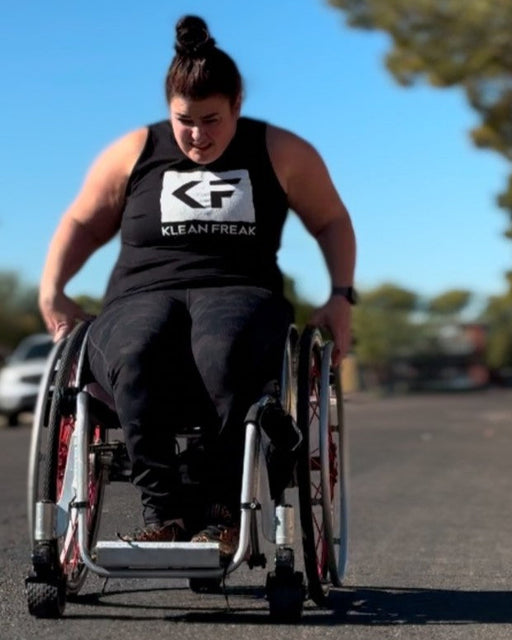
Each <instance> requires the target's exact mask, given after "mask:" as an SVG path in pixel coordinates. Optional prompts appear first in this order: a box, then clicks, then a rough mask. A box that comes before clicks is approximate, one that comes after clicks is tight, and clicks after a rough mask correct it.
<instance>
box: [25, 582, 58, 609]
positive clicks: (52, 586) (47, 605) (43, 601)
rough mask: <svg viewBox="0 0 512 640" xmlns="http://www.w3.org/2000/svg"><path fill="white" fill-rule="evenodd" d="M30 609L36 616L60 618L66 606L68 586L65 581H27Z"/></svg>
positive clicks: (26, 587) (26, 588)
mask: <svg viewBox="0 0 512 640" xmlns="http://www.w3.org/2000/svg"><path fill="white" fill-rule="evenodd" d="M25 590H26V595H27V604H28V610H29V612H30V614H31V615H33V616H35V617H36V618H60V617H61V616H62V615H63V613H64V609H65V606H66V586H65V583H64V582H63V581H54V582H27V583H26V586H25Z"/></svg>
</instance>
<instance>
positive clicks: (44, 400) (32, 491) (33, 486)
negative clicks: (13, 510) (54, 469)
mask: <svg viewBox="0 0 512 640" xmlns="http://www.w3.org/2000/svg"><path fill="white" fill-rule="evenodd" d="M65 344H66V341H65V340H61V341H60V342H58V343H57V344H55V346H54V347H53V349H52V352H51V353H50V355H49V356H48V360H47V364H46V369H45V373H44V375H43V377H42V379H41V384H40V386H39V391H38V396H37V402H36V407H35V412H34V420H33V423H32V432H31V438H30V453H29V464H28V478H27V515H28V518H27V520H28V530H29V539H30V544H31V547H33V546H34V523H35V509H36V503H37V502H38V501H39V500H42V485H43V475H44V470H45V467H46V460H47V457H48V431H49V430H48V420H49V416H50V406H51V402H52V398H53V391H54V388H55V378H56V376H57V371H58V368H59V362H60V358H61V355H62V350H63V348H64V346H65Z"/></svg>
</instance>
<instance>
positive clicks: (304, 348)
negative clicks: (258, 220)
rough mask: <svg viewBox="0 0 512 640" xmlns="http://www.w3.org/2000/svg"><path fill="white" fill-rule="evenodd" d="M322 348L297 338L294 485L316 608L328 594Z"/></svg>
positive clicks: (306, 336) (309, 331)
mask: <svg viewBox="0 0 512 640" xmlns="http://www.w3.org/2000/svg"><path fill="white" fill-rule="evenodd" d="M322 349H323V341H322V337H321V335H320V332H319V331H318V330H317V329H314V328H311V327H307V328H306V329H305V330H304V331H303V333H302V335H301V341H300V351H299V367H298V385H297V386H298V389H297V424H298V427H299V429H300V431H301V434H302V444H301V447H300V451H299V457H298V461H297V483H298V493H299V511H300V523H301V529H302V548H303V553H304V569H305V572H306V576H307V582H308V594H309V597H310V598H311V599H312V600H313V601H314V602H315V603H316V604H318V605H320V606H323V605H325V604H326V599H327V595H328V591H329V552H328V542H327V539H326V531H325V522H324V513H325V512H324V509H323V495H322V493H323V487H322V481H321V459H320V450H319V428H318V425H319V422H320V416H319V414H320V409H321V407H320V396H321V389H320V383H321V380H320V379H321V365H322Z"/></svg>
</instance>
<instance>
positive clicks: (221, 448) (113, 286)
mask: <svg viewBox="0 0 512 640" xmlns="http://www.w3.org/2000/svg"><path fill="white" fill-rule="evenodd" d="M175 49H176V54H175V56H174V58H173V61H172V63H171V65H170V67H169V71H168V73H167V77H166V83H165V87H166V97H167V102H168V105H169V119H168V120H165V121H162V122H158V123H156V124H153V125H150V126H147V127H143V128H141V129H138V130H136V131H133V132H131V133H129V134H128V135H126V136H124V137H123V138H121V139H120V140H118V141H116V142H114V144H112V145H111V146H110V147H109V148H107V149H106V150H105V151H104V152H103V153H102V154H101V155H100V156H99V158H98V159H97V160H96V161H95V163H94V164H93V166H92V168H91V170H90V172H89V174H88V176H87V178H86V180H85V183H84V185H83V188H82V189H81V191H80V193H79V194H78V196H77V198H76V200H75V201H74V202H73V203H72V204H71V206H70V207H69V209H68V210H67V211H66V212H65V214H64V216H63V218H62V221H61V222H60V224H59V226H58V228H57V231H56V233H55V236H54V238H53V240H52V242H51V245H50V248H49V253H48V257H47V261H46V264H45V267H44V271H43V275H42V279H41V286H40V307H41V312H42V314H43V316H44V319H45V322H46V324H47V327H48V329H49V331H50V332H51V333H52V334H53V336H54V339H55V340H59V339H60V338H62V337H63V336H65V335H66V334H67V333H68V332H69V331H70V330H71V328H72V327H73V325H74V323H75V322H76V321H77V320H78V319H81V318H84V317H86V314H85V313H84V311H83V310H82V309H81V308H80V307H79V306H78V305H77V304H76V303H75V302H74V301H72V300H71V299H70V298H68V297H67V296H66V294H65V292H64V289H65V285H66V284H67V282H68V281H69V280H70V279H71V278H72V276H73V275H74V274H75V273H76V272H77V271H78V270H79V269H80V267H81V266H82V265H83V264H84V262H85V261H86V260H87V258H89V256H90V255H91V254H92V253H93V252H94V251H95V250H96V249H97V248H98V247H100V246H102V245H103V244H105V243H106V242H108V241H109V240H110V239H111V238H112V237H113V236H114V235H115V234H116V233H117V232H118V231H119V230H120V231H121V251H120V255H119V258H118V260H117V263H116V265H115V268H114V270H113V272H112V274H111V278H110V281H109V284H108V288H107V293H106V297H105V305H104V309H103V311H102V313H101V314H100V315H99V316H98V318H97V319H95V321H94V322H93V324H92V327H91V331H90V334H89V335H90V340H89V344H88V359H89V365H90V368H91V371H92V373H93V375H94V377H95V379H96V380H97V381H98V382H99V383H100V384H101V385H102V386H103V387H104V388H105V389H106V390H107V391H109V392H110V393H111V394H112V396H113V399H114V402H115V407H116V411H117V413H118V415H119V419H120V422H121V424H122V426H123V430H124V434H125V439H126V442H127V448H128V453H129V456H130V459H131V463H132V469H133V477H132V479H133V483H134V484H135V485H136V486H137V487H138V488H139V489H140V491H141V494H142V504H143V518H144V523H145V528H144V529H143V530H142V531H141V532H139V533H138V534H137V535H136V536H135V539H137V540H182V539H186V538H188V537H189V535H188V534H186V533H185V530H184V520H183V518H184V514H185V511H186V504H185V500H184V498H182V496H181V495H180V491H179V480H178V472H177V469H176V467H177V464H176V457H175V453H174V445H173V442H174V438H173V434H174V433H175V432H176V431H177V430H179V429H180V426H182V425H183V424H184V423H185V422H187V421H188V420H190V413H191V408H192V407H194V409H196V410H197V412H198V413H199V414H200V415H199V418H198V419H199V420H200V421H201V424H202V425H206V426H207V427H208V428H207V433H209V434H210V437H209V440H208V450H207V454H208V455H207V461H208V462H207V467H208V474H207V475H208V496H207V497H208V505H209V507H208V510H207V514H206V521H205V529H204V530H203V531H201V532H200V533H199V534H196V535H195V536H194V537H193V538H192V540H194V541H218V542H220V548H221V553H223V554H224V555H225V556H226V557H229V555H230V554H232V553H233V552H234V550H235V549H236V543H237V524H238V523H237V515H236V514H237V511H238V510H239V496H240V478H241V465H242V447H243V429H242V428H241V427H242V424H243V419H244V417H245V414H246V412H247V409H248V408H249V406H250V405H251V404H252V403H253V402H254V401H255V400H257V399H258V398H259V397H260V396H261V393H262V389H263V388H264V386H265V385H266V383H268V382H269V381H270V380H272V379H278V378H279V375H280V367H281V354H282V347H283V343H284V339H285V335H286V330H287V327H288V325H289V323H290V322H291V321H292V317H293V316H292V311H291V307H290V304H289V303H288V302H287V301H286V299H285V298H284V297H283V291H282V275H281V273H280V271H279V268H278V266H277V258H276V254H277V251H278V249H279V244H280V237H281V231H282V227H283V224H284V221H285V218H286V214H287V211H288V209H289V208H292V209H294V210H295V211H296V212H297V214H298V215H299V217H300V218H301V220H302V221H303V223H304V225H305V226H306V228H307V229H308V231H309V232H310V233H311V234H312V235H313V236H314V237H315V238H316V240H317V241H318V243H319V245H320V247H321V249H322V251H323V254H324V256H325V260H326V264H327V267H328V269H329V273H330V276H331V280H332V285H333V294H332V295H331V296H330V298H329V300H328V301H327V302H326V304H325V305H324V306H322V307H321V308H320V309H317V310H316V311H315V313H314V314H313V317H312V319H311V321H312V323H314V324H317V325H319V326H325V327H327V328H329V329H330V331H331V333H332V335H333V339H334V344H335V354H334V360H335V364H336V363H338V362H339V361H340V358H341V357H342V356H343V354H344V353H345V352H346V351H347V349H348V346H349V343H350V303H352V302H353V299H352V284H353V275H354V274H353V272H354V261H355V240H354V233H353V229H352V224H351V221H350V218H349V215H348V213H347V211H346V209H345V207H344V205H343V203H342V202H341V200H340V198H339V196H338V194H337V193H336V190H335V188H334V186H333V184H332V182H331V180H330V178H329V175H328V172H327V170H326V168H325V166H324V163H323V162H322V160H321V158H320V157H319V155H318V153H317V152H316V151H315V150H314V149H313V147H311V145H309V144H308V143H307V142H305V141H304V140H302V139H301V138H299V137H298V136H296V135H294V134H292V133H290V132H288V131H285V130H283V129H279V128H277V127H274V126H271V125H269V124H266V123H263V122H259V121H256V120H252V119H249V118H243V117H240V109H241V102H242V81H241V77H240V73H239V71H238V69H237V67H236V65H235V63H234V62H233V60H232V59H231V58H230V57H229V56H228V55H227V54H226V53H224V52H223V51H222V50H220V49H219V48H217V47H216V46H215V41H214V40H213V39H212V38H211V37H210V35H209V33H208V29H207V26H206V24H205V23H204V21H203V20H202V19H200V18H197V17H193V16H186V17H184V18H182V19H181V20H180V21H179V22H178V24H177V26H176V45H175ZM131 539H133V538H131Z"/></svg>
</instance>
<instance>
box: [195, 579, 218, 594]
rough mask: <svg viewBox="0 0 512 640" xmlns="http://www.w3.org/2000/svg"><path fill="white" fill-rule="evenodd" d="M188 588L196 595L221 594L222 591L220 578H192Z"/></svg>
mask: <svg viewBox="0 0 512 640" xmlns="http://www.w3.org/2000/svg"><path fill="white" fill-rule="evenodd" d="M188 586H189V589H190V590H191V591H193V592H194V593H220V592H221V591H222V588H221V579H220V578H190V579H189V581H188Z"/></svg>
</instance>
